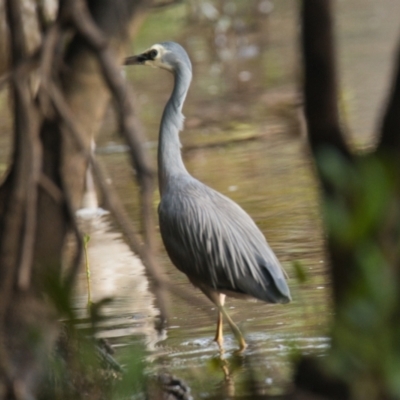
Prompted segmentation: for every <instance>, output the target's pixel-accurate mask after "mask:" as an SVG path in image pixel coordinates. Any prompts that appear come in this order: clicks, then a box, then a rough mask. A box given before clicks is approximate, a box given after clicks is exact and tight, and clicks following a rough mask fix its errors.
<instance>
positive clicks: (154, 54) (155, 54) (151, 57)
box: [149, 50, 158, 60]
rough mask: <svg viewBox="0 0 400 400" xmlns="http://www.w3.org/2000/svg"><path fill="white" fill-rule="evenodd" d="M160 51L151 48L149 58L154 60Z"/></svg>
mask: <svg viewBox="0 0 400 400" xmlns="http://www.w3.org/2000/svg"><path fill="white" fill-rule="evenodd" d="M157 54H158V51H157V50H150V52H149V58H150V59H151V60H154V59H155V58H156V57H157Z"/></svg>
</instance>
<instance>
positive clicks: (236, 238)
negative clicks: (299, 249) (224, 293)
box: [159, 180, 290, 303]
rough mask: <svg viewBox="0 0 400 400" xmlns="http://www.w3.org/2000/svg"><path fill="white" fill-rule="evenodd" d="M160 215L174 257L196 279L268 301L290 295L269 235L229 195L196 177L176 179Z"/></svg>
mask: <svg viewBox="0 0 400 400" xmlns="http://www.w3.org/2000/svg"><path fill="white" fill-rule="evenodd" d="M174 186H175V188H174ZM174 189H175V190H174ZM159 217H160V230H161V235H162V238H163V241H164V244H165V247H166V250H167V252H168V254H169V256H170V258H171V260H172V262H173V263H174V264H175V265H176V267H177V268H178V269H180V270H181V271H182V272H184V273H185V274H186V275H188V276H189V277H190V279H191V280H192V281H198V282H202V283H203V284H206V285H208V286H211V287H212V288H214V289H217V290H229V291H233V292H238V293H245V294H248V295H251V296H254V297H256V298H259V299H262V300H264V301H267V302H273V303H276V302H282V303H283V302H287V301H289V300H290V293H289V289H288V287H287V284H286V280H285V277H284V273H283V270H282V267H281V266H280V264H279V261H278V260H277V258H276V256H275V254H274V253H273V252H272V250H271V249H270V247H269V246H268V244H267V242H266V240H265V238H264V236H263V235H262V233H261V232H260V230H259V229H258V228H257V226H256V225H255V223H254V222H253V220H252V219H251V218H250V217H249V216H248V214H246V212H245V211H243V209H241V208H240V207H239V206H238V205H237V204H236V203H234V202H233V201H231V200H230V199H228V198H227V197H225V196H223V195H221V194H220V193H218V192H216V191H214V190H212V189H210V188H209V187H207V186H205V185H203V184H202V183H200V182H198V181H195V180H193V181H190V182H186V181H185V182H184V184H183V183H182V182H181V184H179V182H176V183H175V185H173V186H172V187H171V188H170V189H169V190H168V191H167V192H166V193H165V194H164V195H163V199H162V202H161V204H160V208H159Z"/></svg>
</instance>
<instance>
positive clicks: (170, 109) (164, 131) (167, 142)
mask: <svg viewBox="0 0 400 400" xmlns="http://www.w3.org/2000/svg"><path fill="white" fill-rule="evenodd" d="M182 68H184V67H182ZM191 78H192V74H191V72H190V71H189V69H185V70H178V71H176V73H175V85H174V90H173V92H172V95H171V97H170V99H169V100H168V103H167V105H166V106H165V109H164V113H163V116H162V120H161V127H160V136H159V140H158V182H159V188H160V194H161V195H162V193H163V191H164V188H165V186H166V185H167V183H168V181H169V180H170V179H173V178H174V176H176V175H180V174H187V173H188V172H187V170H186V168H185V165H184V164H183V160H182V155H181V143H180V140H179V131H181V130H182V127H183V119H184V117H183V114H182V107H183V103H184V101H185V98H186V93H187V91H188V89H189V86H190V81H191Z"/></svg>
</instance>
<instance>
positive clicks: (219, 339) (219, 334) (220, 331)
mask: <svg viewBox="0 0 400 400" xmlns="http://www.w3.org/2000/svg"><path fill="white" fill-rule="evenodd" d="M218 297H219V302H218V304H217V306H218V321H217V331H216V333H215V339H214V340H215V341H216V342H217V344H218V346H219V348H220V349H221V350H222V349H223V347H224V334H223V329H224V325H223V314H222V312H221V311H219V305H221V306H223V305H224V304H225V295H224V294H221V293H220V294H219V295H218Z"/></svg>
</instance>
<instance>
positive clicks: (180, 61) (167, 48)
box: [125, 42, 192, 72]
mask: <svg viewBox="0 0 400 400" xmlns="http://www.w3.org/2000/svg"><path fill="white" fill-rule="evenodd" d="M132 64H141V65H149V66H151V67H155V68H163V69H166V70H168V71H170V72H175V71H178V70H181V69H182V68H185V67H186V68H188V69H189V70H190V71H191V70H192V64H191V63H190V59H189V56H188V55H187V53H186V51H185V49H184V48H183V47H182V46H181V45H180V44H178V43H175V42H163V43H159V44H154V45H153V46H151V47H150V48H149V49H147V50H146V51H145V52H143V53H141V54H138V55H136V56H131V57H128V58H126V59H125V65H132Z"/></svg>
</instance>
